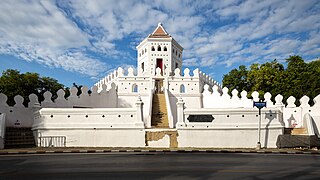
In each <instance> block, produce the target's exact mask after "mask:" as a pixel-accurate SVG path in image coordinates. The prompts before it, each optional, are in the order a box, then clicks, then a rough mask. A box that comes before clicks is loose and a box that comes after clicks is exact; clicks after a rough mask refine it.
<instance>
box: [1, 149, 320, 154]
mask: <svg viewBox="0 0 320 180" xmlns="http://www.w3.org/2000/svg"><path fill="white" fill-rule="evenodd" d="M59 153H107V154H108V153H257V154H309V155H310V154H312V155H320V151H294V150H288V151H283V150H278V151H277V150H234V149H221V150H201V149H200V150H197V149H193V150H184V149H177V150H171V149H131V150H124V149H119V150H114V149H99V150H96V149H87V150H78V149H72V150H14V151H0V155H17V154H59Z"/></svg>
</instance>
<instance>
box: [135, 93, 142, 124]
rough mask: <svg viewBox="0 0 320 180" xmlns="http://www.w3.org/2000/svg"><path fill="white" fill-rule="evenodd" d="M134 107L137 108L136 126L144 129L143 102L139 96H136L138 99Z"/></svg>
mask: <svg viewBox="0 0 320 180" xmlns="http://www.w3.org/2000/svg"><path fill="white" fill-rule="evenodd" d="M136 107H137V122H136V126H142V127H144V123H143V102H142V100H141V97H140V95H139V96H138V99H137V101H136Z"/></svg>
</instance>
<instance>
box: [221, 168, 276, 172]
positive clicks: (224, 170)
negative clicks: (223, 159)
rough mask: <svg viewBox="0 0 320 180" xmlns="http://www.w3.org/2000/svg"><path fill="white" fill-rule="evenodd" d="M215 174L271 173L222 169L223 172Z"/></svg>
mask: <svg viewBox="0 0 320 180" xmlns="http://www.w3.org/2000/svg"><path fill="white" fill-rule="evenodd" d="M217 172H221V173H257V172H258V173H266V172H271V171H262V170H251V169H250V170H247V169H244V170H231V169H223V170H217Z"/></svg>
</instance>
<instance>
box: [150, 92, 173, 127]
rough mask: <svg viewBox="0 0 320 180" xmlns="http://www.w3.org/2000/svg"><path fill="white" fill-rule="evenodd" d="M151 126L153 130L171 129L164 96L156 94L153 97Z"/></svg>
mask: <svg viewBox="0 0 320 180" xmlns="http://www.w3.org/2000/svg"><path fill="white" fill-rule="evenodd" d="M151 126H152V128H169V120H168V114H167V105H166V99H165V96H164V94H154V96H153V102H152V118H151Z"/></svg>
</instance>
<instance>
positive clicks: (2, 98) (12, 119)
mask: <svg viewBox="0 0 320 180" xmlns="http://www.w3.org/2000/svg"><path fill="white" fill-rule="evenodd" d="M96 89H97V88H96V87H93V88H92V94H90V95H89V94H88V93H87V92H88V88H87V87H83V88H82V94H81V95H80V96H77V92H78V91H77V89H76V88H75V87H73V88H71V90H70V96H69V97H68V98H67V99H65V97H64V95H65V92H64V90H62V89H60V90H59V91H58V92H57V95H58V97H57V99H55V100H54V101H52V99H51V97H52V94H51V93H50V92H49V91H47V92H45V93H44V100H43V101H42V102H39V101H38V97H37V96H36V95H35V94H30V95H29V101H30V102H29V103H28V107H25V106H24V105H23V101H24V99H23V97H22V96H20V95H17V96H15V97H14V101H15V105H14V106H12V107H10V106H9V105H8V104H7V99H8V98H7V96H6V95H5V94H2V93H0V113H5V114H6V127H31V126H32V124H33V119H34V116H33V112H34V109H33V106H34V104H41V107H42V108H72V107H90V108H99V107H104V108H116V107H117V104H118V97H117V93H116V90H115V86H114V85H113V86H112V87H111V88H110V89H109V91H106V90H105V89H104V90H103V91H101V92H100V93H97V91H96Z"/></svg>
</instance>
